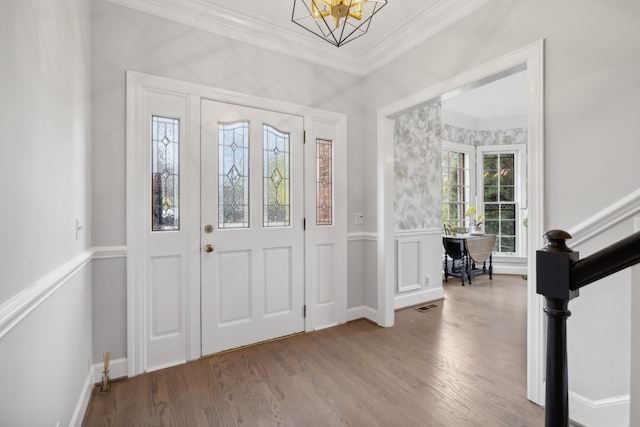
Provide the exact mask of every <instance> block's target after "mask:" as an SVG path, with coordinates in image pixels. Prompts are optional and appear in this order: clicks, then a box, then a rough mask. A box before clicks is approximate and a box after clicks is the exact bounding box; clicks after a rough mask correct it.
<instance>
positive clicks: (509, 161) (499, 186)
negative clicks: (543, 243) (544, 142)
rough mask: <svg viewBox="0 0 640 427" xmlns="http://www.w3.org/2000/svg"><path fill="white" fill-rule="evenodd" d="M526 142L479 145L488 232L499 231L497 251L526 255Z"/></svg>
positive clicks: (481, 201)
mask: <svg viewBox="0 0 640 427" xmlns="http://www.w3.org/2000/svg"><path fill="white" fill-rule="evenodd" d="M525 156H526V146H525V145H520V144H517V145H505V146H479V147H477V165H478V186H479V187H480V188H479V190H480V191H478V202H479V205H480V206H482V209H483V211H484V212H483V213H484V217H485V220H484V232H485V233H487V234H495V235H496V237H497V238H496V246H495V248H494V253H496V254H499V255H513V256H525V247H526V242H525V236H526V230H525V228H524V223H523V220H524V209H525V208H526V200H525V197H526V196H525V195H526V178H525V174H526V170H525V168H526V166H525V165H526V160H525Z"/></svg>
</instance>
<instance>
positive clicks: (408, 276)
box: [396, 237, 424, 308]
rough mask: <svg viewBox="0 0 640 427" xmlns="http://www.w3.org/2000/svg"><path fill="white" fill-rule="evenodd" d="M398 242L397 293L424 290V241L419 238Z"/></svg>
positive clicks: (408, 238) (407, 238)
mask: <svg viewBox="0 0 640 427" xmlns="http://www.w3.org/2000/svg"><path fill="white" fill-rule="evenodd" d="M396 242H397V245H398V246H397V251H398V258H397V260H396V266H397V270H398V275H397V289H396V290H397V292H400V293H402V292H409V291H415V290H416V289H420V288H422V286H423V285H422V274H423V268H422V264H423V263H422V253H423V246H424V245H423V240H422V239H421V238H419V237H413V238H411V237H406V238H402V239H398V240H396ZM396 298H397V297H396ZM396 308H397V306H396Z"/></svg>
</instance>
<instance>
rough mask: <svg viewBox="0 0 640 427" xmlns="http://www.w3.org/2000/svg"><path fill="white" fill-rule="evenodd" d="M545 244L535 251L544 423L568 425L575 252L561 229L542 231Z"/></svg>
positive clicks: (562, 426)
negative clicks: (541, 300)
mask: <svg viewBox="0 0 640 427" xmlns="http://www.w3.org/2000/svg"><path fill="white" fill-rule="evenodd" d="M544 237H545V239H547V242H548V243H547V246H545V247H544V248H543V249H541V250H539V251H538V252H537V257H536V260H537V267H536V275H537V292H538V293H539V294H541V295H543V296H544V297H545V299H546V304H545V307H544V311H545V313H547V375H546V380H547V388H546V395H545V419H544V422H545V424H544V425H545V427H567V426H568V425H569V384H568V379H567V378H568V377H567V317H569V316H571V312H570V311H569V310H568V309H567V306H568V304H569V300H571V299H573V298H575V297H577V296H578V291H577V290H576V291H572V290H571V289H570V288H569V283H570V279H571V265H572V264H573V263H574V262H575V261H577V260H578V258H579V254H578V252H574V251H573V250H571V249H570V248H569V247H567V244H566V240H567V239H570V238H571V235H570V234H569V233H567V232H566V231H562V230H551V231H548V232H546V233H545V235H544Z"/></svg>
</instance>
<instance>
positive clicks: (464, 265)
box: [442, 237, 469, 286]
mask: <svg viewBox="0 0 640 427" xmlns="http://www.w3.org/2000/svg"><path fill="white" fill-rule="evenodd" d="M464 244H465V243H464V239H456V238H455V237H444V238H443V239H442V245H443V246H444V281H445V282H447V281H448V278H449V276H455V277H460V280H462V286H464V281H465V279H466V278H467V277H469V261H468V259H467V251H466V249H465V246H464ZM448 257H451V262H449V260H448Z"/></svg>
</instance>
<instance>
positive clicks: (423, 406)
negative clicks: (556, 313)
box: [83, 275, 544, 427]
mask: <svg viewBox="0 0 640 427" xmlns="http://www.w3.org/2000/svg"><path fill="white" fill-rule="evenodd" d="M445 296H446V297H445V300H444V301H438V302H436V303H437V304H438V307H437V308H432V309H430V310H427V311H426V312H419V311H418V310H416V309H414V308H409V309H404V310H400V311H398V312H396V324H395V326H394V327H392V328H380V327H378V326H376V325H374V324H373V323H371V322H369V321H366V320H357V321H354V322H351V323H348V324H345V325H341V326H338V327H335V328H330V329H325V330H321V331H317V332H313V333H309V334H304V335H298V336H294V337H290V338H287V339H283V340H280V341H275V342H270V343H266V344H261V345H258V346H254V347H249V348H245V349H240V350H237V351H233V352H229V353H225V354H220V355H217V356H213V357H209V358H204V359H201V360H198V361H195V362H190V363H188V364H186V365H182V366H177V367H174V368H169V369H164V370H162V371H158V372H153V373H149V374H145V375H140V376H138V377H134V378H130V379H128V380H125V381H121V382H115V383H113V386H112V390H111V392H110V393H109V394H108V395H106V396H101V395H100V394H99V393H97V390H95V392H94V395H93V396H92V398H91V401H90V403H89V407H88V409H87V413H86V416H85V420H84V423H83V425H84V426H92V427H93V426H456V427H457V426H483V427H486V426H509V427H513V426H541V425H543V420H544V414H543V410H542V409H541V408H540V407H538V406H536V405H535V404H533V403H531V402H529V401H528V400H527V398H526V282H525V281H524V280H522V278H520V276H501V275H495V276H494V279H493V280H492V281H491V280H489V278H488V277H486V276H482V277H479V278H477V279H476V280H475V281H474V283H473V285H471V286H465V287H462V286H460V283H459V282H458V281H449V283H446V284H445Z"/></svg>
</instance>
